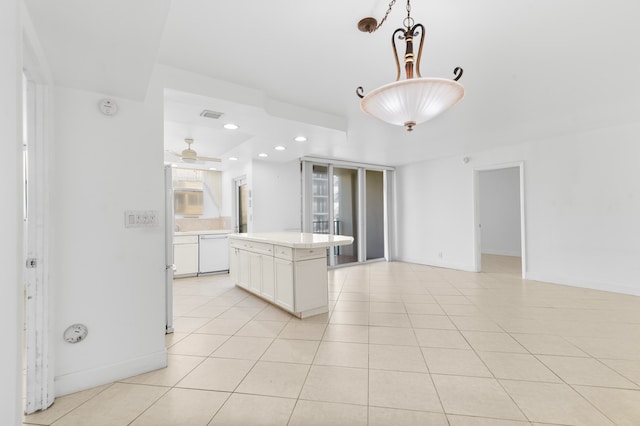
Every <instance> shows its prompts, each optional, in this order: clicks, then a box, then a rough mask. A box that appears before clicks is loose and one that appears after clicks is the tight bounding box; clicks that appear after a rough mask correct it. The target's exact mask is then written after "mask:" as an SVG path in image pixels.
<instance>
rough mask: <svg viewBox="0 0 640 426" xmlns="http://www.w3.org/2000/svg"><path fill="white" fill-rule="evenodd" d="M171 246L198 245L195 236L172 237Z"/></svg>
mask: <svg viewBox="0 0 640 426" xmlns="http://www.w3.org/2000/svg"><path fill="white" fill-rule="evenodd" d="M173 244H198V236H197V235H174V236H173Z"/></svg>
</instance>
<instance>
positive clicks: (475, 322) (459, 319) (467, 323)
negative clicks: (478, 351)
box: [450, 316, 503, 332]
mask: <svg viewBox="0 0 640 426" xmlns="http://www.w3.org/2000/svg"><path fill="white" fill-rule="evenodd" d="M450 318H451V321H452V322H453V323H454V324H455V325H456V327H457V328H458V329H459V330H464V331H495V332H503V330H502V328H500V327H499V326H498V324H496V323H495V322H493V321H491V320H490V319H489V318H487V317H484V316H482V317H476V316H454V317H450Z"/></svg>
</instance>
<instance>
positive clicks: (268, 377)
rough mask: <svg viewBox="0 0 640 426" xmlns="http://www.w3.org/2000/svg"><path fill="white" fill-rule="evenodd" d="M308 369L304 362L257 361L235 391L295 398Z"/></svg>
mask: <svg viewBox="0 0 640 426" xmlns="http://www.w3.org/2000/svg"><path fill="white" fill-rule="evenodd" d="M308 371H309V366H308V365H304V364H290V363H282V362H266V361H258V362H257V363H256V365H254V366H253V368H252V369H251V371H250V372H249V374H247V376H246V377H245V378H244V380H242V382H241V383H240V386H238V388H237V389H236V392H240V393H250V394H255V395H266V396H281V397H285V398H297V397H298V395H299V394H300V390H301V389H302V385H303V384H304V381H305V379H306V377H307V372H308Z"/></svg>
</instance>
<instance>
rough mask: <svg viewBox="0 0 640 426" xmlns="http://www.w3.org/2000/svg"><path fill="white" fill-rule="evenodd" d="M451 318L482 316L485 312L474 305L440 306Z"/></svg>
mask: <svg viewBox="0 0 640 426" xmlns="http://www.w3.org/2000/svg"><path fill="white" fill-rule="evenodd" d="M440 306H441V307H442V310H443V311H444V312H445V313H446V314H447V315H449V316H467V315H469V316H482V315H483V312H482V311H481V310H480V309H478V308H476V307H475V306H473V305H440Z"/></svg>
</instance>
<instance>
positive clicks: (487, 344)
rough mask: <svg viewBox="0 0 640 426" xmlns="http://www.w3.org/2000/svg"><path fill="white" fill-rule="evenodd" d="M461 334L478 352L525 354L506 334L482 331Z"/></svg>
mask: <svg viewBox="0 0 640 426" xmlns="http://www.w3.org/2000/svg"><path fill="white" fill-rule="evenodd" d="M461 333H462V335H463V336H464V337H465V339H467V341H468V342H469V344H470V345H471V346H472V347H473V348H474V349H475V350H476V351H478V352H516V353H518V352H520V353H527V350H526V349H525V348H524V347H523V346H522V345H521V344H519V343H518V342H516V341H515V340H514V339H513V338H512V337H511V336H509V335H508V334H507V333H491V332H484V331H462V332H461Z"/></svg>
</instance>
